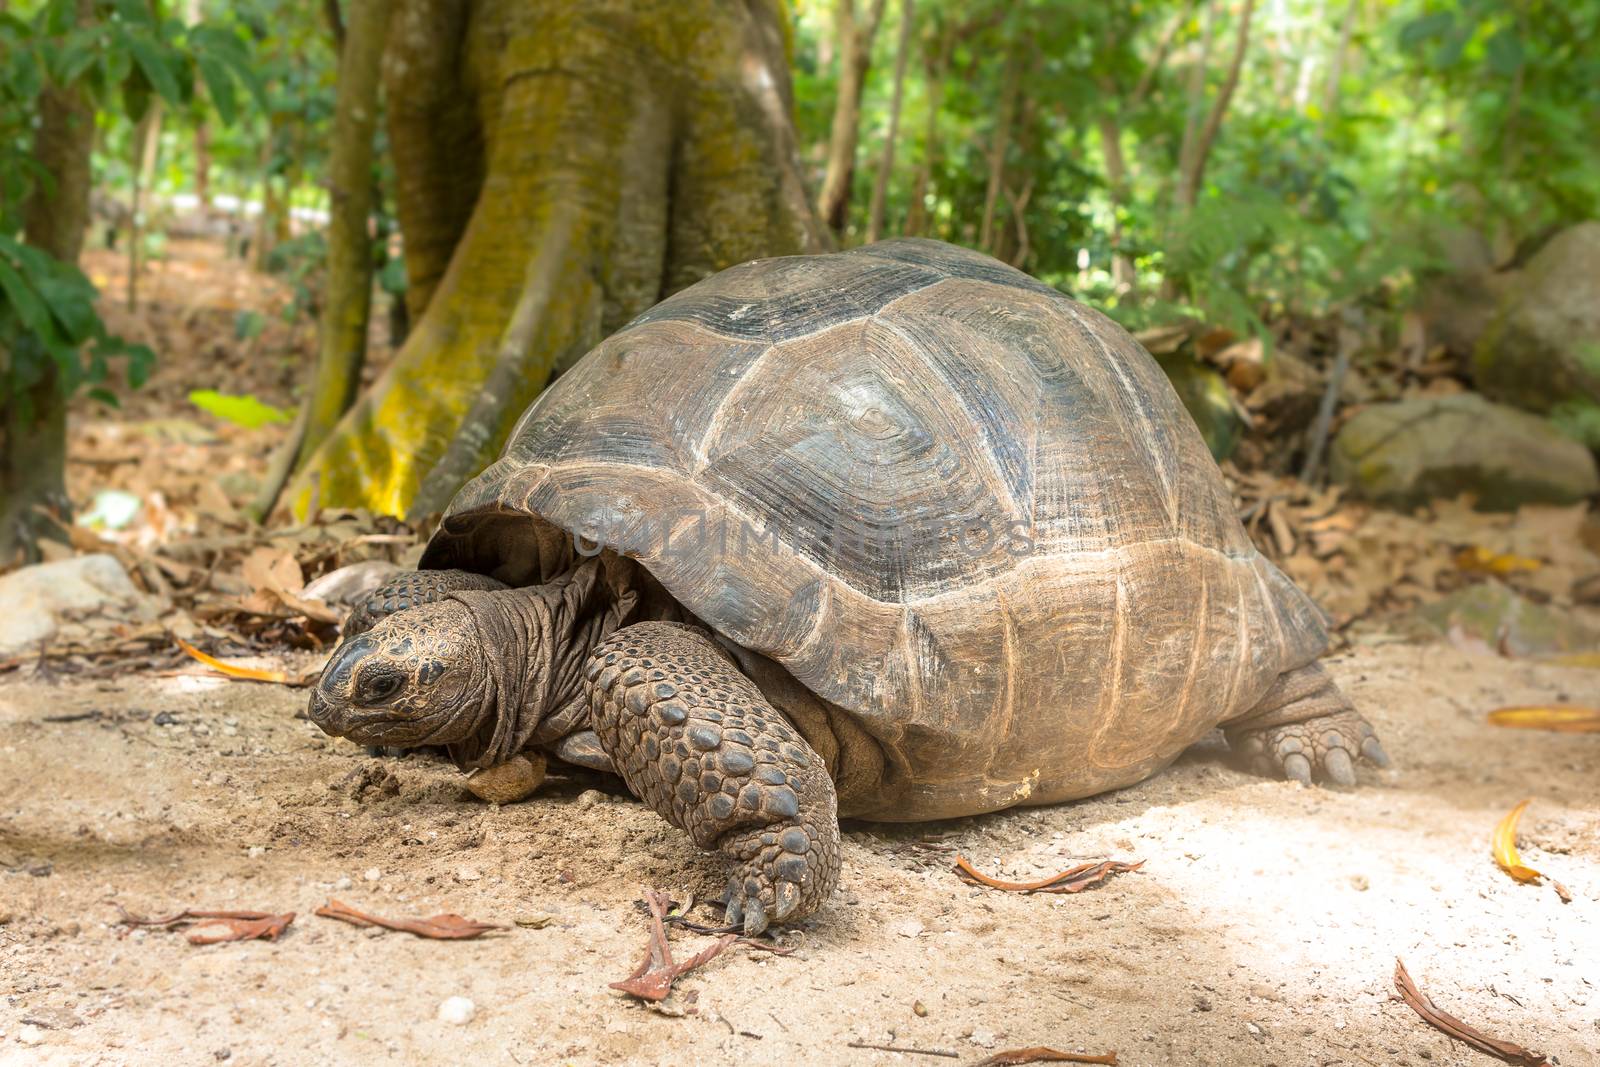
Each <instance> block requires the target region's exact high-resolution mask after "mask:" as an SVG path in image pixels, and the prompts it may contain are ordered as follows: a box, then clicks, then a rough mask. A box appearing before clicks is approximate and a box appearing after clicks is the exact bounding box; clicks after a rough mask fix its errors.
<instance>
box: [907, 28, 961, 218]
mask: <svg viewBox="0 0 1600 1067" xmlns="http://www.w3.org/2000/svg"><path fill="white" fill-rule="evenodd" d="M950 48H951V45H950V41H949V38H946V39H945V40H944V41H942V42H941V43H940V46H939V52H938V54H937V55H935V56H932V57H930V58H929V59H928V61H927V62H926V63H925V64H924V66H923V71H924V73H925V74H926V77H925V78H924V80H923V84H924V85H926V86H927V90H926V91H927V95H928V119H927V125H926V127H924V130H923V135H922V159H921V161H920V162H919V163H918V164H917V174H916V177H915V178H913V179H912V181H911V204H910V206H909V207H908V208H907V209H906V228H905V232H906V236H908V237H920V236H921V235H922V234H923V233H925V232H926V231H927V228H928V203H927V201H928V186H929V185H931V184H932V181H933V168H934V166H935V165H936V164H937V163H938V161H939V148H940V144H939V110H940V108H941V107H942V106H943V103H944V77H945V71H946V70H947V69H948V68H949V65H950Z"/></svg>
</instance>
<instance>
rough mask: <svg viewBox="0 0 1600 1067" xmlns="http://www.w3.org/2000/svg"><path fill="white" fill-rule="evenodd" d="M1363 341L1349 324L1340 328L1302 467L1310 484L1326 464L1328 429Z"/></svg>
mask: <svg viewBox="0 0 1600 1067" xmlns="http://www.w3.org/2000/svg"><path fill="white" fill-rule="evenodd" d="M1347 314H1348V313H1347ZM1359 341H1360V337H1359V335H1358V334H1357V333H1356V332H1355V330H1353V329H1351V328H1349V327H1344V328H1341V329H1340V330H1339V347H1338V351H1337V352H1336V353H1335V354H1334V357H1333V373H1331V374H1329V375H1328V387H1327V389H1325V390H1324V391H1323V393H1322V403H1321V404H1320V405H1319V406H1318V408H1317V418H1316V421H1315V422H1313V423H1312V424H1311V441H1310V444H1309V445H1308V446H1307V448H1306V461H1305V464H1304V465H1303V466H1301V468H1300V480H1301V481H1302V482H1305V483H1306V484H1307V485H1314V484H1316V482H1315V478H1316V475H1317V468H1319V467H1320V466H1322V451H1323V449H1325V448H1326V447H1327V445H1328V431H1329V429H1330V428H1331V427H1332V426H1333V413H1334V409H1336V408H1337V407H1338V406H1339V393H1340V391H1341V390H1342V389H1343V388H1344V376H1345V373H1346V372H1347V371H1348V370H1349V369H1350V356H1351V353H1352V352H1354V351H1355V348H1356V345H1357V344H1358V343H1359Z"/></svg>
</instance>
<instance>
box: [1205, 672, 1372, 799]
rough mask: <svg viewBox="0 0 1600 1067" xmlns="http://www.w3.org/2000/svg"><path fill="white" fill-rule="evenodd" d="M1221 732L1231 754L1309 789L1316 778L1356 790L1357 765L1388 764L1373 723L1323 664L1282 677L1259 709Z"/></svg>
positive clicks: (1265, 771)
mask: <svg viewBox="0 0 1600 1067" xmlns="http://www.w3.org/2000/svg"><path fill="white" fill-rule="evenodd" d="M1223 732H1224V734H1226V736H1227V738H1228V744H1229V745H1230V746H1232V748H1233V750H1234V751H1235V752H1239V753H1242V754H1243V755H1245V756H1246V757H1248V758H1250V759H1251V761H1252V762H1253V763H1254V764H1255V766H1256V769H1257V770H1258V771H1260V772H1261V773H1264V774H1277V775H1282V776H1283V777H1285V778H1293V779H1294V780H1296V781H1298V782H1303V783H1305V784H1306V785H1310V784H1311V779H1312V776H1313V774H1315V776H1316V777H1318V778H1320V779H1324V780H1326V781H1329V782H1332V783H1333V784H1335V785H1342V786H1352V785H1355V784H1356V771H1355V763H1356V761H1357V760H1363V759H1364V760H1366V761H1367V762H1369V763H1372V764H1374V765H1375V766H1378V767H1387V766H1388V765H1389V756H1388V754H1387V753H1386V752H1384V750H1383V745H1381V744H1380V743H1379V742H1378V735H1377V733H1376V731H1374V730H1373V728H1372V724H1371V723H1369V722H1367V720H1366V719H1364V718H1362V717H1361V714H1360V713H1359V712H1357V711H1356V709H1355V707H1354V706H1352V705H1351V703H1350V700H1349V698H1348V697H1346V696H1345V695H1344V694H1343V693H1342V692H1340V691H1339V687H1338V686H1336V685H1334V684H1333V679H1332V678H1330V677H1329V676H1328V672H1327V671H1326V670H1324V669H1323V667H1322V664H1320V663H1311V664H1308V665H1306V666H1304V667H1300V668H1299V669H1297V670H1292V671H1289V672H1288V673H1287V674H1284V675H1282V676H1281V677H1279V679H1278V680H1277V682H1275V683H1274V684H1273V686H1272V688H1271V689H1269V690H1267V692H1266V695H1265V696H1263V697H1262V698H1261V701H1260V702H1259V703H1258V704H1256V706H1255V707H1253V708H1251V709H1250V710H1249V711H1247V712H1246V713H1245V714H1243V715H1241V716H1240V717H1239V718H1237V719H1234V720H1232V721H1231V722H1228V723H1227V724H1225V725H1224V727H1223Z"/></svg>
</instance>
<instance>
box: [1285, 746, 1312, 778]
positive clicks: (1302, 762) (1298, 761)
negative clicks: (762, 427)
mask: <svg viewBox="0 0 1600 1067" xmlns="http://www.w3.org/2000/svg"><path fill="white" fill-rule="evenodd" d="M1283 774H1284V777H1286V778H1292V779H1294V780H1295V781H1297V782H1299V783H1300V784H1301V785H1310V784H1311V761H1310V760H1308V759H1306V758H1305V757H1304V756H1302V755H1301V754H1300V753H1298V752H1293V753H1290V754H1289V755H1287V756H1285V757H1284V758H1283Z"/></svg>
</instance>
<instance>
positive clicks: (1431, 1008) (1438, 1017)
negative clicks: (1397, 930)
mask: <svg viewBox="0 0 1600 1067" xmlns="http://www.w3.org/2000/svg"><path fill="white" fill-rule="evenodd" d="M1394 985H1395V988H1396V989H1398V990H1399V991H1400V999H1401V1000H1403V1001H1405V1002H1406V1005H1407V1006H1408V1007H1410V1008H1411V1010H1412V1011H1414V1012H1416V1013H1417V1014H1418V1015H1420V1016H1422V1021H1423V1022H1425V1023H1427V1024H1428V1025H1429V1026H1432V1027H1433V1028H1434V1029H1436V1030H1439V1031H1441V1032H1443V1033H1446V1034H1449V1035H1450V1036H1451V1037H1453V1038H1455V1039H1456V1040H1457V1041H1463V1042H1465V1043H1467V1044H1469V1045H1471V1046H1472V1047H1473V1048H1475V1049H1477V1050H1478V1051H1479V1052H1487V1053H1488V1054H1489V1055H1491V1056H1498V1057H1499V1058H1500V1059H1502V1060H1505V1061H1506V1062H1507V1063H1515V1064H1520V1065H1521V1067H1543V1065H1544V1064H1545V1063H1547V1062H1549V1061H1548V1060H1546V1058H1545V1057H1544V1056H1543V1055H1542V1054H1541V1053H1538V1052H1530V1051H1529V1050H1527V1049H1525V1048H1523V1047H1522V1046H1521V1045H1518V1044H1516V1043H1515V1042H1512V1041H1504V1040H1501V1039H1500V1038H1497V1037H1490V1036H1489V1035H1488V1034H1486V1033H1484V1032H1483V1031H1482V1030H1479V1029H1478V1028H1477V1027H1475V1026H1469V1025H1468V1024H1466V1023H1464V1022H1462V1021H1461V1020H1460V1019H1457V1018H1456V1017H1455V1016H1454V1015H1450V1014H1448V1013H1446V1012H1443V1011H1440V1010H1439V1009H1438V1007H1437V1006H1435V1004H1434V1003H1433V1001H1432V1000H1430V999H1429V998H1428V995H1427V994H1426V993H1424V992H1423V991H1422V990H1420V989H1418V988H1417V983H1416V982H1414V981H1412V980H1411V975H1410V974H1409V973H1407V972H1406V965H1405V964H1404V963H1401V962H1400V961H1399V960H1398V959H1396V960H1395V961H1394Z"/></svg>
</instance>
